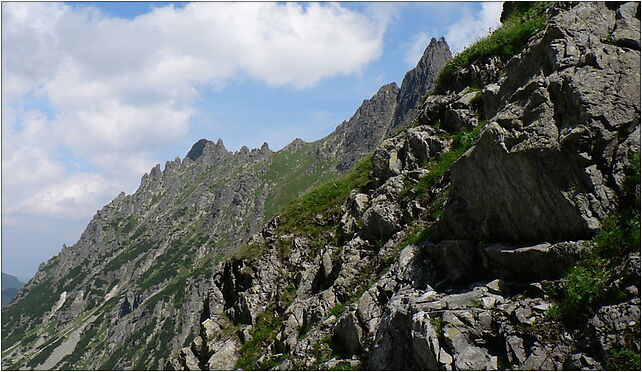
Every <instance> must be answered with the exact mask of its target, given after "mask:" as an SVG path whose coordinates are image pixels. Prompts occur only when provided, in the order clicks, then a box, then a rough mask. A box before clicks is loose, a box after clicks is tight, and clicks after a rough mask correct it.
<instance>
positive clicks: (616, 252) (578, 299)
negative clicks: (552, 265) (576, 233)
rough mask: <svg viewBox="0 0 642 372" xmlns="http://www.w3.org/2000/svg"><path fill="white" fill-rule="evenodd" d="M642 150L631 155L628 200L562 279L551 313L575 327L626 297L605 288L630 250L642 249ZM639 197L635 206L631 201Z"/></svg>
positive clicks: (608, 220) (625, 194)
mask: <svg viewBox="0 0 642 372" xmlns="http://www.w3.org/2000/svg"><path fill="white" fill-rule="evenodd" d="M639 159H640V153H639V152H637V153H634V154H631V160H632V162H631V167H630V168H629V169H628V170H627V178H626V180H625V185H626V190H625V191H624V195H623V200H624V202H623V203H622V205H620V207H619V208H618V210H616V211H614V212H613V214H612V215H611V216H610V217H608V218H606V219H605V221H604V223H603V225H602V229H601V230H600V232H599V233H598V234H597V235H596V236H595V237H594V238H593V241H594V242H595V248H593V249H592V250H591V251H590V252H588V253H586V254H585V255H584V258H583V259H582V260H580V261H579V262H578V263H576V264H575V265H574V266H573V267H572V268H571V269H570V270H569V271H568V272H567V274H566V275H565V276H564V278H562V283H563V285H564V289H563V293H562V294H561V298H560V303H559V305H558V306H557V307H555V308H554V309H552V310H551V311H550V312H549V316H550V317H552V318H555V319H558V320H561V321H562V322H564V323H566V324H568V325H571V326H574V325H576V324H578V323H579V322H581V321H583V320H585V319H586V318H587V317H589V316H590V315H591V314H592V313H593V312H594V310H595V309H596V308H598V307H599V306H602V305H605V304H608V303H619V302H622V301H625V300H626V297H627V296H626V294H625V293H624V292H622V291H610V292H609V291H605V287H606V286H607V284H608V283H609V282H611V281H612V280H615V279H617V278H615V277H614V274H615V270H614V268H615V267H616V266H617V265H619V264H620V263H621V262H622V260H623V259H624V258H625V257H626V256H627V255H628V253H629V252H634V251H639V250H640V209H639V208H640V207H639V206H640V204H639V200H640V196H639V195H638V194H636V191H635V190H637V189H638V188H639V185H640V178H639V177H640V160H639ZM631 199H634V200H636V202H637V204H635V205H633V204H632V203H631V202H630V200H631Z"/></svg>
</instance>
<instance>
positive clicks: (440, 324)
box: [430, 315, 444, 336]
mask: <svg viewBox="0 0 642 372" xmlns="http://www.w3.org/2000/svg"><path fill="white" fill-rule="evenodd" d="M430 324H432V326H433V328H435V332H436V333H437V335H439V336H441V334H442V332H443V331H444V321H443V320H442V319H441V316H439V315H437V316H434V317H433V316H431V317H430Z"/></svg>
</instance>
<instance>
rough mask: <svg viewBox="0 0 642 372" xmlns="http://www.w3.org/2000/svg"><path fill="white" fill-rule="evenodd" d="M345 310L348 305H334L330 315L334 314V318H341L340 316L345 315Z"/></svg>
mask: <svg viewBox="0 0 642 372" xmlns="http://www.w3.org/2000/svg"><path fill="white" fill-rule="evenodd" d="M345 310H346V305H344V304H342V303H338V304H336V305H334V307H332V309H330V314H332V315H334V316H339V315H341V314H343V312H344V311H345Z"/></svg>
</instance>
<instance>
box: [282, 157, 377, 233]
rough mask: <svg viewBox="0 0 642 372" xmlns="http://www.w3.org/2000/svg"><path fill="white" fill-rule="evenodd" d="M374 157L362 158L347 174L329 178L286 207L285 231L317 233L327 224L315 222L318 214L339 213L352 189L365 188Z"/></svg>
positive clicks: (284, 215)
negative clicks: (333, 178) (332, 178)
mask: <svg viewBox="0 0 642 372" xmlns="http://www.w3.org/2000/svg"><path fill="white" fill-rule="evenodd" d="M371 166H372V158H368V159H366V160H363V161H362V162H360V163H359V164H357V166H356V167H355V168H354V169H353V170H352V171H351V172H350V173H349V174H348V175H346V176H344V177H341V178H338V179H336V180H333V181H329V182H326V183H325V184H323V185H320V186H318V187H316V188H315V189H313V190H312V191H310V192H308V193H307V194H305V195H303V196H302V197H300V198H298V199H296V200H294V201H293V202H291V203H290V204H288V205H287V206H286V207H285V208H283V213H282V215H281V217H282V221H283V224H282V225H281V226H280V230H281V231H282V232H283V233H296V234H298V235H306V234H307V235H312V236H316V235H318V233H319V232H321V231H327V230H328V227H327V226H326V225H322V224H319V223H315V222H313V221H315V220H316V219H317V216H323V217H325V218H328V217H336V216H338V215H339V213H340V212H341V204H342V203H343V201H344V200H345V199H346V198H347V197H348V194H349V193H350V191H351V190H353V189H363V188H364V187H365V186H366V185H367V184H368V183H369V182H370V168H371Z"/></svg>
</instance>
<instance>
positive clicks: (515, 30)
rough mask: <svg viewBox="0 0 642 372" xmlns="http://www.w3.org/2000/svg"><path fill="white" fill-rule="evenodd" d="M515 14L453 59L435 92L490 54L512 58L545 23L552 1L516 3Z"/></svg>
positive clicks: (438, 79)
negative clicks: (457, 74) (461, 71)
mask: <svg viewBox="0 0 642 372" xmlns="http://www.w3.org/2000/svg"><path fill="white" fill-rule="evenodd" d="M516 4H517V5H516V6H517V9H516V11H515V13H514V14H513V15H512V16H511V17H510V19H508V20H506V22H504V24H502V25H501V26H500V27H499V28H498V29H497V30H495V31H493V32H492V33H491V34H490V35H488V36H486V37H484V38H482V39H479V40H477V41H476V42H475V43H474V44H472V45H471V46H469V47H468V48H466V49H464V50H463V51H462V52H461V53H459V54H457V55H456V56H455V57H453V59H451V60H450V61H449V62H448V63H447V64H446V66H445V67H444V68H443V69H442V70H441V72H440V73H439V77H438V78H437V84H436V89H435V90H436V91H437V92H441V93H443V92H444V91H445V90H446V88H447V86H448V84H450V83H451V82H452V81H453V78H454V76H455V73H456V72H457V71H459V70H461V69H463V68H466V67H468V66H470V65H471V64H472V63H474V62H476V61H478V60H480V59H483V58H487V57H492V56H499V57H504V58H510V57H512V56H514V55H516V54H517V53H519V52H521V51H522V50H523V49H524V47H525V46H526V44H527V43H528V40H529V39H530V38H531V37H532V36H533V35H535V34H536V33H537V32H538V31H539V30H540V29H541V28H542V27H543V26H544V24H545V23H546V20H547V16H546V11H547V10H548V8H550V7H551V5H552V2H538V3H536V4H535V5H533V6H531V7H530V8H529V7H528V4H527V3H516Z"/></svg>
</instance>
